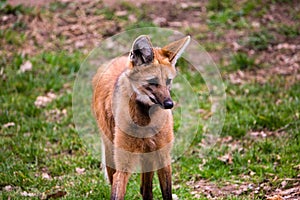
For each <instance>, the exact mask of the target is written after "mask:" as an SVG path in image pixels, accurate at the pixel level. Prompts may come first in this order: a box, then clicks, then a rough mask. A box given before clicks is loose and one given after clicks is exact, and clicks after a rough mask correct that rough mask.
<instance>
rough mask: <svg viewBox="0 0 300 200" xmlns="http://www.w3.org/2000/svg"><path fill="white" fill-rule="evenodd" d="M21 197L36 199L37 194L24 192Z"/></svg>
mask: <svg viewBox="0 0 300 200" xmlns="http://www.w3.org/2000/svg"><path fill="white" fill-rule="evenodd" d="M21 196H23V197H35V196H36V194H34V193H31V192H26V191H24V192H21Z"/></svg>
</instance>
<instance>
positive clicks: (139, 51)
mask: <svg viewBox="0 0 300 200" xmlns="http://www.w3.org/2000/svg"><path fill="white" fill-rule="evenodd" d="M153 59H154V53H153V47H152V44H151V42H150V38H149V37H148V36H146V35H141V36H139V37H138V38H137V39H136V40H135V41H134V42H133V45H132V49H131V52H130V61H131V62H132V64H133V66H140V65H146V64H149V63H152V62H153Z"/></svg>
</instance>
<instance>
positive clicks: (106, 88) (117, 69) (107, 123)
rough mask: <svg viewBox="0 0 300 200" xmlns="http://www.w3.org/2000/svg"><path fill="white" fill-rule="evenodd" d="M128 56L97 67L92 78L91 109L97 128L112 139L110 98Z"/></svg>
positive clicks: (113, 123)
mask: <svg viewBox="0 0 300 200" xmlns="http://www.w3.org/2000/svg"><path fill="white" fill-rule="evenodd" d="M127 62H128V58H127V57H119V58H116V59H114V60H112V61H111V62H109V63H107V64H104V65H102V66H101V67H99V69H98V71H97V73H96V75H95V76H94V78H93V91H94V92H93V102H92V104H93V105H92V109H93V112H94V115H95V117H96V119H97V123H98V126H99V128H100V129H101V130H102V131H103V133H104V134H105V135H106V136H107V137H108V138H109V139H110V140H111V141H113V135H114V127H115V122H114V118H113V113H112V98H113V93H114V88H115V85H116V83H117V81H118V78H119V76H120V75H121V73H122V72H123V71H124V70H125V69H126V67H127Z"/></svg>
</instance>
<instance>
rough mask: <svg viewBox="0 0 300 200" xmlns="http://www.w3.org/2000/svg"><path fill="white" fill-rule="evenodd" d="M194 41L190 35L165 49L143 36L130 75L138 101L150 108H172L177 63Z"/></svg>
mask: <svg viewBox="0 0 300 200" xmlns="http://www.w3.org/2000/svg"><path fill="white" fill-rule="evenodd" d="M189 42H190V36H187V37H185V38H182V39H180V40H178V41H175V42H172V43H170V44H168V45H166V46H164V47H162V48H154V47H153V46H152V44H151V42H150V39H149V37H148V36H145V35H141V36H139V37H138V38H137V39H136V40H135V41H134V43H133V45H132V49H131V52H130V55H129V57H130V66H129V68H130V70H129V71H128V73H127V74H126V75H127V77H128V78H129V80H130V84H131V86H132V88H133V90H134V92H135V93H136V96H137V98H136V99H137V101H140V102H141V103H143V104H146V105H150V106H151V105H153V104H159V105H160V106H161V107H162V108H164V109H171V108H172V107H173V101H172V99H171V95H170V89H171V85H172V80H173V79H174V78H175V76H176V69H175V64H176V61H177V59H178V58H179V57H180V56H181V54H182V53H183V51H184V49H185V48H186V47H187V45H188V44H189Z"/></svg>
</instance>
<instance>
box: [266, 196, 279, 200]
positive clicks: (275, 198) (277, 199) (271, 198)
mask: <svg viewBox="0 0 300 200" xmlns="http://www.w3.org/2000/svg"><path fill="white" fill-rule="evenodd" d="M267 200H283V198H282V197H281V196H280V195H274V196H271V197H267Z"/></svg>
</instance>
